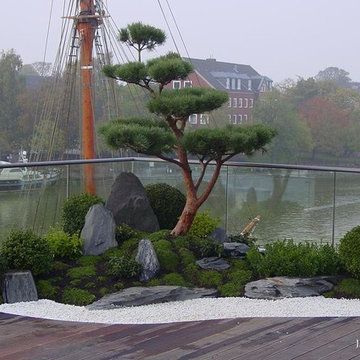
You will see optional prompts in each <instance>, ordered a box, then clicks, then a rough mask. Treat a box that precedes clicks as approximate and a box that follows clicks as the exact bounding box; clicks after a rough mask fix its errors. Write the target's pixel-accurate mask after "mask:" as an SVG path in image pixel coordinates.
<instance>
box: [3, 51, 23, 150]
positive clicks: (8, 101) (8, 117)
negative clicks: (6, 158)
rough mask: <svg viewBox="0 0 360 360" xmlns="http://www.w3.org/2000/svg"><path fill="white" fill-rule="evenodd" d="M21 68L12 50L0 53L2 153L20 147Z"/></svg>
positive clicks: (19, 61)
mask: <svg viewBox="0 0 360 360" xmlns="http://www.w3.org/2000/svg"><path fill="white" fill-rule="evenodd" d="M21 67H22V60H21V57H20V56H19V55H17V54H16V53H15V51H14V50H13V49H12V50H9V51H7V52H4V51H2V52H1V53H0V104H1V105H0V123H1V132H0V138H1V142H0V143H1V144H2V146H3V147H4V148H3V149H2V150H3V151H4V150H11V149H14V148H17V147H18V146H19V145H20V144H19V139H18V137H17V133H18V129H19V126H18V123H17V119H18V115H19V109H18V106H17V99H18V96H19V95H20V93H21V92H22V91H23V89H24V81H23V78H22V77H21V76H20V75H19V72H20V70H21ZM0 150H1V149H0Z"/></svg>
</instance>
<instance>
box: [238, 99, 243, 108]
mask: <svg viewBox="0 0 360 360" xmlns="http://www.w3.org/2000/svg"><path fill="white" fill-rule="evenodd" d="M242 107H243V99H242V98H239V108H242Z"/></svg>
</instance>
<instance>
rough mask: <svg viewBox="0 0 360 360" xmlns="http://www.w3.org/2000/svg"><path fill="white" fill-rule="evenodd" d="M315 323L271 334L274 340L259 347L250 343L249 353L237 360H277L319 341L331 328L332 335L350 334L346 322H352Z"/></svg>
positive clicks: (342, 320)
mask: <svg viewBox="0 0 360 360" xmlns="http://www.w3.org/2000/svg"><path fill="white" fill-rule="evenodd" d="M314 321H315V323H314V325H311V326H306V327H303V328H297V329H296V328H293V329H291V328H288V329H283V330H282V333H280V334H271V336H273V337H274V339H273V340H270V337H269V338H268V339H267V341H266V342H265V343H264V344H260V345H261V346H259V347H257V346H256V344H252V343H248V344H247V346H249V352H247V353H245V354H244V355H243V356H235V357H234V359H236V360H242V359H247V360H257V359H258V356H259V354H261V356H262V357H263V358H269V359H271V358H276V356H278V355H277V354H279V353H285V354H287V352H288V351H290V349H292V348H294V347H303V345H302V344H303V343H304V342H305V341H306V340H308V339H313V338H316V339H318V338H319V336H320V335H321V334H325V337H326V335H327V334H328V331H329V328H331V331H332V333H334V332H339V331H345V332H346V333H347V332H348V330H349V328H346V327H345V326H346V322H347V321H350V322H351V320H346V319H345V320H344V318H322V319H319V320H317V319H316V318H315V319H314ZM352 328H353V325H350V329H352ZM345 329H346V330H345ZM326 342H327V339H326V338H325V339H322V343H323V344H325V343H326Z"/></svg>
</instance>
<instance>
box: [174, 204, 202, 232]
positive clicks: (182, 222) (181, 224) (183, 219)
mask: <svg viewBox="0 0 360 360" xmlns="http://www.w3.org/2000/svg"><path fill="white" fill-rule="evenodd" d="M194 200H195V199H188V200H187V201H186V204H185V207H184V209H183V211H182V213H181V215H180V217H179V220H178V222H177V224H176V225H175V227H174V229H173V230H172V231H171V235H173V236H180V235H185V234H186V233H187V232H188V231H189V229H190V226H191V224H192V222H193V220H194V218H195V215H196V212H197V210H198V208H199V206H198V205H197V202H196V200H195V201H194Z"/></svg>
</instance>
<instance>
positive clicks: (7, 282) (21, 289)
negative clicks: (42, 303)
mask: <svg viewBox="0 0 360 360" xmlns="http://www.w3.org/2000/svg"><path fill="white" fill-rule="evenodd" d="M2 288H3V291H2V294H3V298H4V302H6V303H9V304H13V303H16V302H22V301H37V300H38V294H37V291H36V286H35V282H34V278H33V276H32V274H31V272H30V271H9V272H7V273H5V275H4V280H3V287H2Z"/></svg>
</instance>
